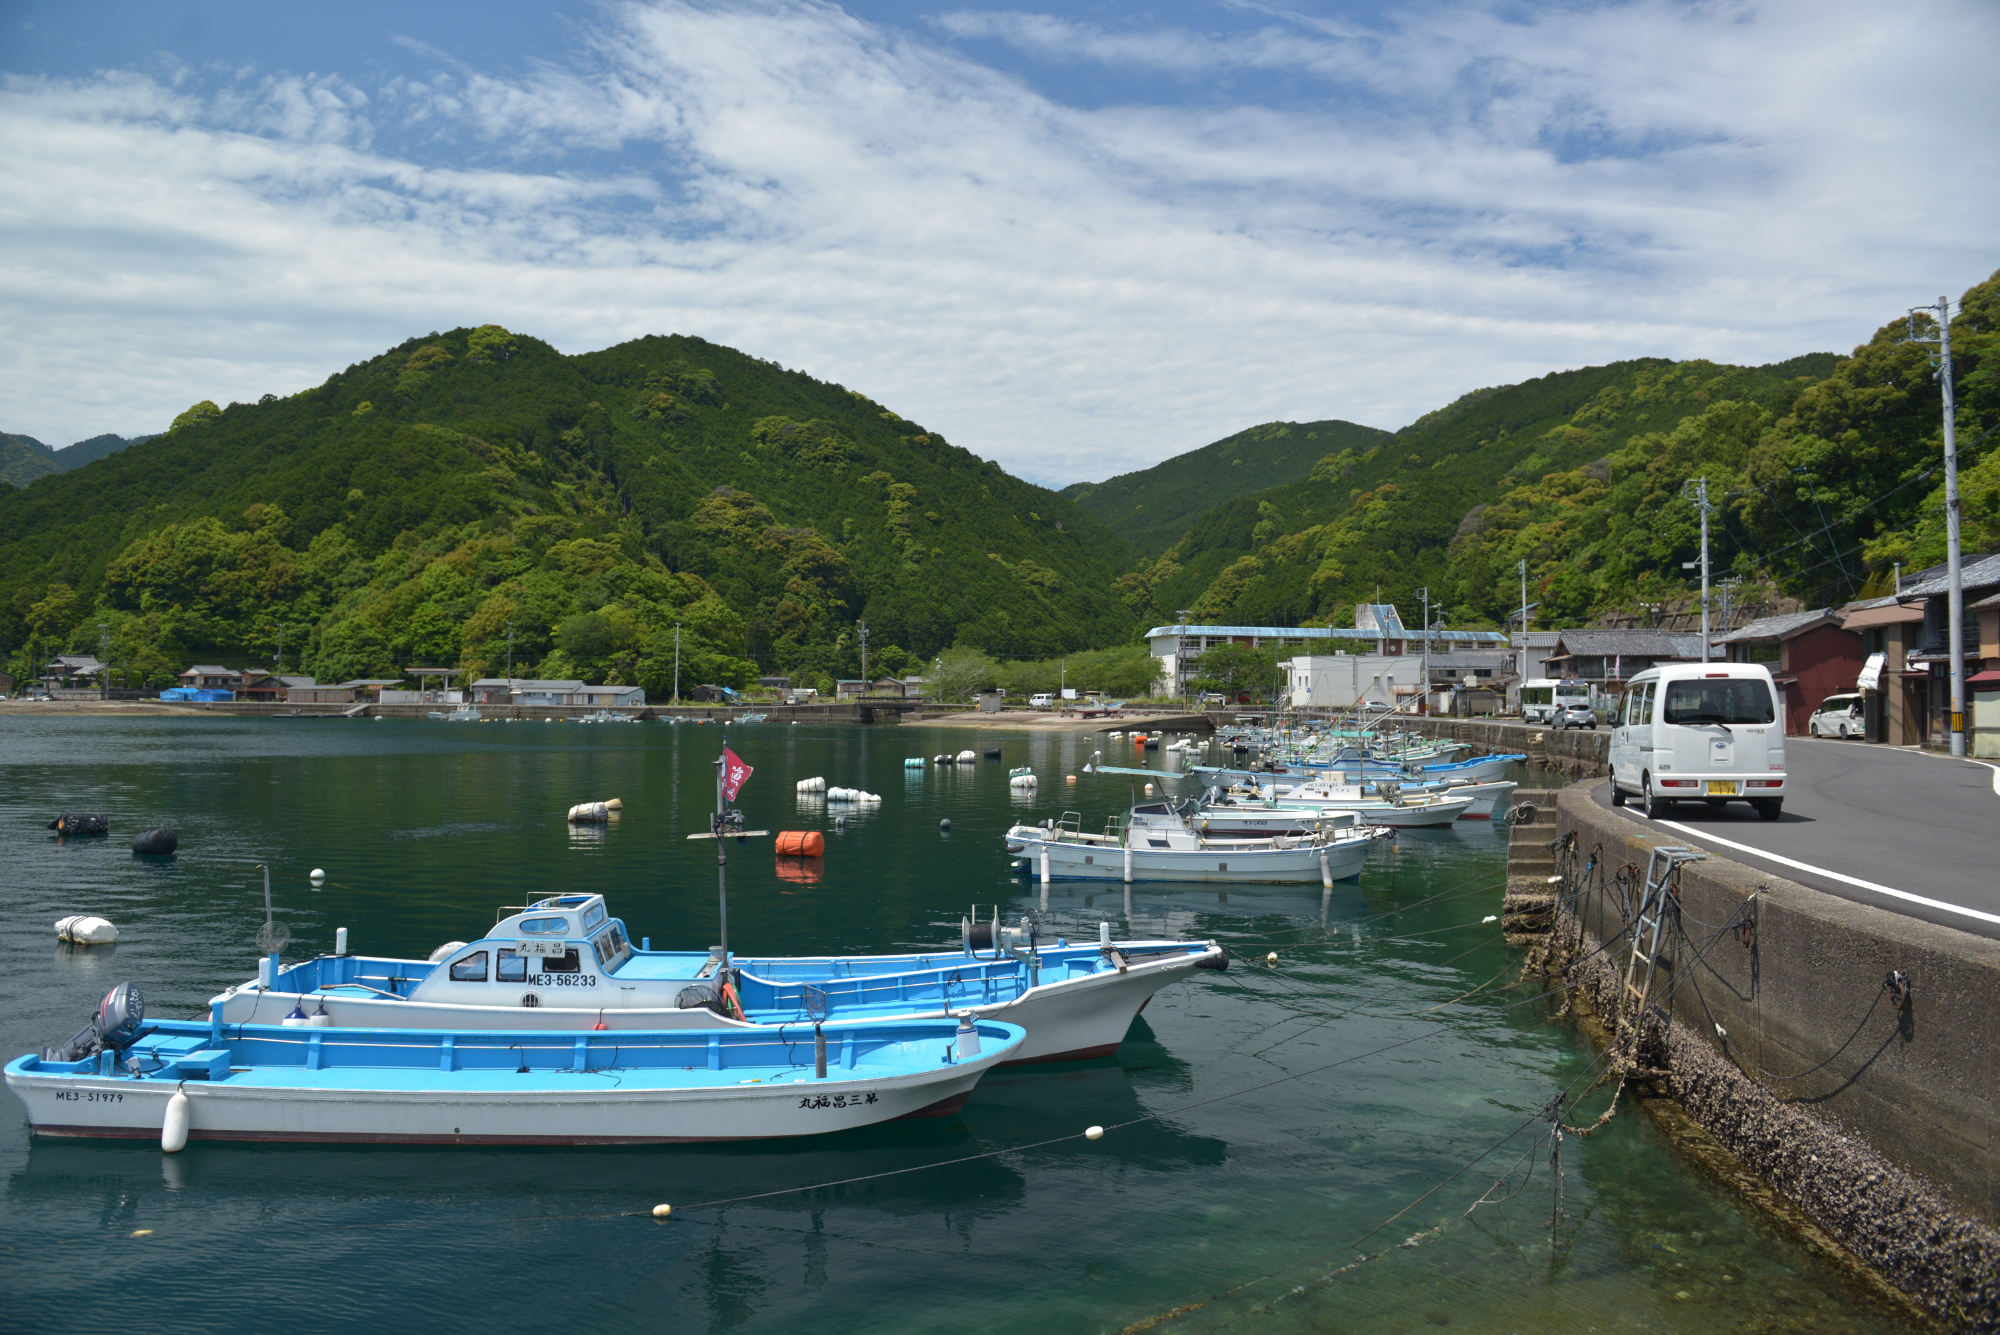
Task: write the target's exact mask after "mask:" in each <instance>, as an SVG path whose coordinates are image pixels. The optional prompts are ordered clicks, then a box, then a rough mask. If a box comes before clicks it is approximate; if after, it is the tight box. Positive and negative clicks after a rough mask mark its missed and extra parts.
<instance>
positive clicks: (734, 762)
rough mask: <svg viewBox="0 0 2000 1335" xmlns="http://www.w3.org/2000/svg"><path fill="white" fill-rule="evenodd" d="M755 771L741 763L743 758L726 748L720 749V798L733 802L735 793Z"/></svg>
mask: <svg viewBox="0 0 2000 1335" xmlns="http://www.w3.org/2000/svg"><path fill="white" fill-rule="evenodd" d="M755 772H756V771H754V770H753V769H751V768H750V766H748V765H746V764H744V763H743V757H742V756H739V755H737V754H736V753H735V752H734V751H732V750H730V749H729V748H728V747H726V746H725V747H723V748H722V796H723V798H724V799H725V800H727V801H730V802H734V801H735V800H736V794H737V792H738V791H739V790H740V789H741V788H742V787H743V785H744V784H745V783H747V782H749V780H750V776H751V775H752V774H754V773H755Z"/></svg>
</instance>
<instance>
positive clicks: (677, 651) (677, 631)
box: [674, 621, 681, 704]
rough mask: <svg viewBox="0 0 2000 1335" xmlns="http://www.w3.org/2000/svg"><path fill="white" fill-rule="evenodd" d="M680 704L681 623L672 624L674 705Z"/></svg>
mask: <svg viewBox="0 0 2000 1335" xmlns="http://www.w3.org/2000/svg"><path fill="white" fill-rule="evenodd" d="M680 702H681V623H680V622H678V621H676V622H675V623H674V703H675V704H679V703H680Z"/></svg>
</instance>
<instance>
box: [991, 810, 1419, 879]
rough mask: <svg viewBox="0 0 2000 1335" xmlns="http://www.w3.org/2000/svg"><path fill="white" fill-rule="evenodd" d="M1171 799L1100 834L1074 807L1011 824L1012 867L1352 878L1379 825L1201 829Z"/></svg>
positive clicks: (1078, 872)
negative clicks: (1051, 817)
mask: <svg viewBox="0 0 2000 1335" xmlns="http://www.w3.org/2000/svg"><path fill="white" fill-rule="evenodd" d="M1198 820H1199V817H1195V818H1194V820H1193V821H1191V820H1190V818H1189V817H1187V816H1186V815H1184V814H1183V813H1182V812H1181V810H1180V809H1179V808H1177V807H1174V806H1172V805H1169V804H1151V805H1145V806H1137V807H1134V808H1132V810H1131V812H1130V814H1129V815H1127V816H1126V817H1123V818H1114V819H1113V820H1112V821H1111V822H1109V823H1108V824H1107V826H1106V828H1105V832H1104V833H1103V834H1086V833H1084V832H1083V831H1082V830H1081V829H1080V828H1079V824H1078V822H1077V820H1076V818H1075V813H1067V814H1065V816H1064V818H1063V821H1062V823H1060V824H1051V825H1046V826H1043V825H1016V826H1015V827H1014V828H1013V829H1011V830H1009V831H1007V835H1006V847H1007V851H1008V852H1009V853H1010V854H1012V855H1013V856H1014V858H1015V864H1014V865H1015V868H1016V869H1017V870H1020V871H1025V872H1027V873H1028V874H1029V875H1032V876H1045V877H1046V878H1047V879H1049V880H1079V881H1198V882H1202V883H1204V884H1215V883H1224V884H1229V883H1237V882H1241V883H1245V884H1254V883H1266V884H1279V885H1287V884H1299V883H1304V882H1318V883H1322V884H1331V883H1332V882H1334V881H1349V880H1353V879H1355V878H1356V877H1358V876H1359V875H1360V874H1361V867H1362V864H1363V863H1364V862H1366V861H1367V858H1368V851H1369V849H1370V848H1372V847H1373V846H1374V844H1375V842H1376V841H1377V840H1379V839H1386V838H1389V837H1391V832H1390V831H1389V830H1387V829H1385V828H1382V827H1379V826H1373V825H1363V824H1361V823H1359V822H1358V821H1349V820H1346V819H1343V818H1341V817H1334V818H1331V819H1329V820H1328V821H1327V822H1326V823H1325V827H1324V828H1321V829H1316V830H1313V831H1311V832H1309V833H1305V834H1301V835H1297V836H1292V835H1278V836H1275V837H1259V836H1251V835H1222V834H1211V833H1205V832H1203V831H1202V830H1200V829H1199V828H1197V826H1196V824H1195V823H1194V821H1198Z"/></svg>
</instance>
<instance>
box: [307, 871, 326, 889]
mask: <svg viewBox="0 0 2000 1335" xmlns="http://www.w3.org/2000/svg"><path fill="white" fill-rule="evenodd" d="M306 879H307V880H309V881H311V882H312V883H313V884H314V885H318V884H320V883H321V882H322V881H324V880H326V872H324V871H323V870H321V869H320V868H318V867H314V868H313V869H312V874H311V875H309V876H308V877H307V878H306Z"/></svg>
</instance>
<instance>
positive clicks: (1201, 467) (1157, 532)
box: [1062, 421, 1389, 556]
mask: <svg viewBox="0 0 2000 1335" xmlns="http://www.w3.org/2000/svg"><path fill="white" fill-rule="evenodd" d="M1388 438H1389V433H1388V432H1387V431H1382V430H1380V429H1378V428H1376V427H1370V426H1357V425H1356V424H1354V423H1353V422H1342V421H1324V422H1266V423H1264V424H1262V425H1261V426H1253V427H1251V428H1249V429H1248V430H1247V431H1239V432H1237V433H1236V434H1235V435H1233V436H1227V437H1224V438H1223V439H1222V440H1218V441H1216V442H1215V443H1214V444H1212V445H1204V446H1202V447H1201V448H1200V449H1196V450H1189V451H1188V452H1187V453H1185V454H1177V455H1175V456H1174V457H1173V458H1171V459H1168V460H1167V461H1166V462H1164V463H1159V464H1155V465H1153V466H1152V467H1151V468H1144V469H1140V470H1139V471H1138V472H1134V473H1122V474H1120V475H1119V476H1117V477H1114V478H1109V479H1107V480H1105V481H1103V482H1075V483H1071V484H1070V485H1069V486H1067V487H1064V488H1063V489H1062V494H1063V495H1064V496H1067V497H1068V498H1069V499H1071V500H1073V501H1075V502H1076V503H1077V504H1078V505H1079V506H1081V507H1083V508H1084V509H1085V510H1087V511H1089V512H1090V513H1091V514H1094V515H1096V516H1097V517H1098V518H1099V519H1101V520H1103V521H1104V523H1105V525H1106V526H1107V527H1109V528H1110V529H1111V530H1112V531H1113V532H1115V533H1118V534H1120V535H1122V536H1124V537H1125V538H1128V539H1130V540H1131V542H1132V543H1133V544H1134V545H1136V546H1137V547H1138V548H1139V550H1141V551H1143V552H1145V553H1146V554H1147V555H1148V556H1156V555H1158V554H1159V553H1160V552H1163V551H1165V550H1166V549H1167V548H1169V547H1171V546H1173V545H1174V543H1175V542H1177V541H1179V539H1180V537H1181V535H1182V534H1183V533H1185V532H1187V530H1188V528H1189V526H1190V525H1192V524H1193V523H1194V521H1195V520H1196V519H1197V518H1198V517H1199V516H1200V515H1201V514H1202V513H1203V512H1204V511H1206V510H1209V509H1211V508H1213V507H1214V506H1216V505H1219V504H1222V503H1223V502H1225V501H1229V500H1233V499H1235V498H1236V497H1238V496H1245V495H1249V494H1251V493H1253V492H1259V491H1263V490H1265V489H1266V488H1269V487H1279V486H1284V485H1286V484H1288V483H1292V482H1298V481H1301V480H1303V479H1304V478H1305V477H1306V475H1307V474H1309V473H1311V472H1312V468H1313V465H1314V464H1316V463H1318V462H1319V461H1320V460H1321V459H1322V458H1324V457H1325V456H1326V455H1329V454H1335V453H1338V452H1339V451H1340V450H1343V449H1364V450H1365V449H1368V448H1369V447H1371V446H1372V445H1374V444H1376V443H1378V442H1379V441H1382V440H1387V439H1388Z"/></svg>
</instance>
